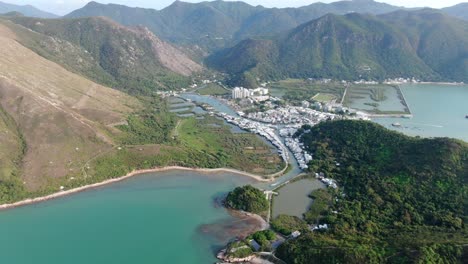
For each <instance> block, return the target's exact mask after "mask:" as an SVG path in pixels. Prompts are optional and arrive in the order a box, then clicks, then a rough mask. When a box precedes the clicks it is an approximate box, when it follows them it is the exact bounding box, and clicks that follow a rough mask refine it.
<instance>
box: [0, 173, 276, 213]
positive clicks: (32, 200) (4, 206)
mask: <svg viewBox="0 0 468 264" xmlns="http://www.w3.org/2000/svg"><path fill="white" fill-rule="evenodd" d="M170 170H182V171H194V172H203V173H217V172H230V173H234V174H238V175H241V176H246V177H250V178H253V179H255V180H256V181H260V182H271V181H272V180H273V178H272V179H264V178H262V177H261V176H258V175H255V174H252V173H248V172H243V171H239V170H235V169H228V168H219V169H202V168H186V167H180V166H169V167H162V168H154V169H147V170H135V171H132V172H130V173H129V174H127V175H125V176H122V177H119V178H114V179H109V180H106V181H103V182H98V183H94V184H90V185H85V186H82V187H78V188H74V189H70V190H66V191H61V192H57V193H53V194H50V195H46V196H42V197H36V198H30V199H26V200H22V201H19V202H15V203H10V204H2V205H0V210H6V209H11V208H15V207H20V206H25V205H31V204H35V203H40V202H45V201H48V200H52V199H56V198H60V197H64V196H68V195H71V194H75V193H79V192H83V191H86V190H89V189H93V188H97V187H102V186H105V185H108V184H112V183H116V182H121V181H124V180H126V179H129V178H132V177H135V176H138V175H142V174H146V173H154V172H163V171H170Z"/></svg>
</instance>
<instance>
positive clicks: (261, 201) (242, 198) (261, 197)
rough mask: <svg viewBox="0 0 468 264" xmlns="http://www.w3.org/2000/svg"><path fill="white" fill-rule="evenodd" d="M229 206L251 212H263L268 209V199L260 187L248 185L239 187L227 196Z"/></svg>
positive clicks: (226, 202)
mask: <svg viewBox="0 0 468 264" xmlns="http://www.w3.org/2000/svg"><path fill="white" fill-rule="evenodd" d="M225 204H226V206H227V207H229V208H232V209H235V210H242V211H245V212H250V213H256V214H258V213H262V212H265V211H266V210H268V201H267V199H266V197H265V194H263V192H262V191H260V190H259V189H257V188H255V187H252V186H251V185H246V186H243V187H237V188H235V189H234V190H233V191H231V192H230V193H229V194H228V196H227V197H226V201H225Z"/></svg>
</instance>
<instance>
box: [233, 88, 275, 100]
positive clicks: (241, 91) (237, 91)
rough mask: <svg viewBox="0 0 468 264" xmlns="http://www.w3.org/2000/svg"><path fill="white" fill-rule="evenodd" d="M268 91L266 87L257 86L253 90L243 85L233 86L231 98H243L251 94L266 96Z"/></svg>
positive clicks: (251, 95)
mask: <svg viewBox="0 0 468 264" xmlns="http://www.w3.org/2000/svg"><path fill="white" fill-rule="evenodd" d="M268 93H269V91H268V89H267V88H257V89H253V90H249V89H246V88H244V87H235V88H234V89H232V98H233V99H243V98H250V97H253V96H266V95H268Z"/></svg>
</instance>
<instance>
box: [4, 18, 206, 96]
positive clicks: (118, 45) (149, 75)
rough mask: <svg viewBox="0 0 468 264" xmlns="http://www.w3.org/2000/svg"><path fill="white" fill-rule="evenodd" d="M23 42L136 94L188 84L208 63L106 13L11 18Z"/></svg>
mask: <svg viewBox="0 0 468 264" xmlns="http://www.w3.org/2000/svg"><path fill="white" fill-rule="evenodd" d="M0 23H3V24H4V25H6V26H8V27H9V28H10V29H11V30H13V31H14V32H15V33H16V35H17V36H18V41H19V42H20V43H21V44H23V45H24V46H26V47H28V48H30V49H31V50H33V51H35V52H36V53H38V54H40V55H41V56H43V57H45V58H46V59H48V60H51V61H54V62H56V63H59V64H61V65H62V66H64V67H65V68H67V69H68V70H70V71H73V72H75V73H79V74H81V75H84V76H86V77H87V78H89V79H91V80H93V81H96V82H99V83H101V84H103V85H106V86H110V87H115V88H118V89H120V90H124V91H126V92H129V93H131V94H148V93H149V92H151V91H154V90H156V89H175V88H180V87H184V86H187V85H188V84H189V78H188V76H190V75H191V74H192V73H194V72H198V71H201V70H202V67H201V66H200V65H199V64H197V63H195V62H194V61H192V60H191V59H190V58H189V57H188V56H187V55H185V54H184V53H183V52H182V51H180V50H179V49H177V48H175V47H174V46H172V45H171V44H169V43H167V42H165V41H162V40H161V39H159V38H158V37H157V36H156V35H155V34H153V33H152V32H151V31H149V30H148V29H147V28H144V27H135V28H128V27H125V26H122V25H120V24H117V23H115V22H114V21H111V20H110V19H107V18H103V17H91V18H80V19H38V18H29V17H18V16H17V17H5V20H1V19H0Z"/></svg>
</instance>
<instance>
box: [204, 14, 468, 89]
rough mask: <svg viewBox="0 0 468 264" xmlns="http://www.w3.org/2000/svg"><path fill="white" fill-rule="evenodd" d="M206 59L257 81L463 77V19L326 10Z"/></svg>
mask: <svg viewBox="0 0 468 264" xmlns="http://www.w3.org/2000/svg"><path fill="white" fill-rule="evenodd" d="M207 64H208V65H209V66H211V67H214V68H216V69H218V70H221V71H224V72H227V73H230V74H231V75H233V76H234V78H233V82H234V83H235V84H242V85H246V86H252V85H256V78H260V79H262V80H272V79H282V78H289V77H295V78H336V79H347V80H352V79H359V78H365V79H367V78H370V79H377V80H382V79H385V78H395V77H416V78H420V79H423V80H431V81H440V80H450V81H465V82H466V81H468V22H466V21H463V20H459V19H457V18H454V17H451V16H448V15H446V14H444V13H442V12H441V11H438V10H432V9H423V10H416V11H405V10H399V11H395V12H392V13H388V14H383V15H378V16H374V15H368V14H358V13H351V14H347V15H344V16H339V15H332V14H329V15H325V16H323V17H321V18H319V19H316V20H313V21H311V22H308V23H305V24H302V25H300V26H299V27H296V28H294V29H293V30H290V31H288V32H285V33H281V34H278V35H276V36H273V37H266V38H258V37H257V38H250V39H247V40H244V41H241V42H240V43H239V44H237V45H235V46H234V47H231V48H227V49H224V50H222V51H219V52H217V53H215V54H213V55H211V56H210V57H208V59H207Z"/></svg>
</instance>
